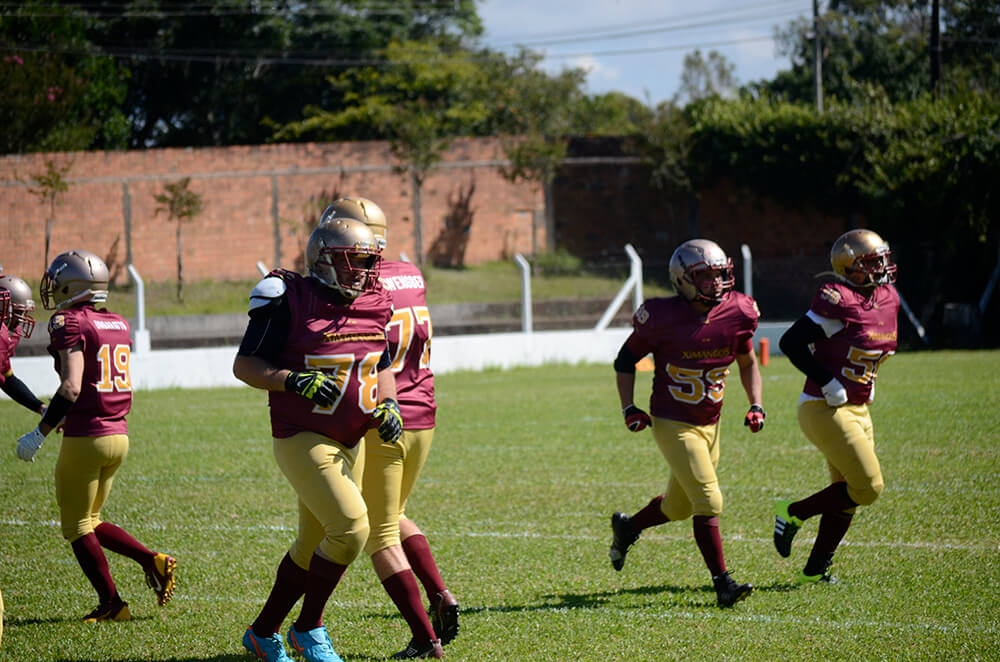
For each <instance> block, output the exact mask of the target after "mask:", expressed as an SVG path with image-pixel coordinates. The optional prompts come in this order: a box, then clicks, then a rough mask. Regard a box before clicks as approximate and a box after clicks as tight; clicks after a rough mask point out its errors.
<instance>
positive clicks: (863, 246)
mask: <svg viewBox="0 0 1000 662" xmlns="http://www.w3.org/2000/svg"><path fill="white" fill-rule="evenodd" d="M830 266H832V267H833V271H834V273H836V274H837V275H838V276H840V277H841V278H843V279H844V280H846V281H848V282H850V283H852V284H854V285H857V286H859V287H875V286H877V285H888V284H889V283H895V282H896V265H895V264H894V263H893V261H892V251H891V250H889V244H887V243H886V242H885V241H884V240H883V239H882V237H880V236H878V234H876V233H875V232H872V231H871V230H850V231H848V232H845V233H844V234H842V235H840V237H838V238H837V241H835V242H833V248H831V249H830Z"/></svg>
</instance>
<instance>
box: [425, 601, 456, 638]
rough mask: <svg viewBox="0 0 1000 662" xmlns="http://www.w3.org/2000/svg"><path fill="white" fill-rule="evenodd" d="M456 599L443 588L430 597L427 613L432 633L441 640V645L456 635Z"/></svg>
mask: <svg viewBox="0 0 1000 662" xmlns="http://www.w3.org/2000/svg"><path fill="white" fill-rule="evenodd" d="M458 611H459V610H458V600H456V599H455V596H453V595H452V594H451V591H449V590H448V589H445V590H443V591H441V592H440V593H438V594H437V595H435V596H434V597H433V598H432V599H431V607H430V609H428V610H427V613H428V614H429V615H430V617H431V625H433V626H434V634H435V636H437V638H438V639H440V640H441V645H442V646H444V645H447V644H449V643H451V642H452V641H453V640H454V639H455V637H457V636H458Z"/></svg>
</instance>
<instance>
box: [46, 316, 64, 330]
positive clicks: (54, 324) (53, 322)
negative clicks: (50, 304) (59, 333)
mask: <svg viewBox="0 0 1000 662" xmlns="http://www.w3.org/2000/svg"><path fill="white" fill-rule="evenodd" d="M64 326H66V316H65V315H53V316H52V319H50V320H49V331H56V330H58V329H61V328H63V327H64Z"/></svg>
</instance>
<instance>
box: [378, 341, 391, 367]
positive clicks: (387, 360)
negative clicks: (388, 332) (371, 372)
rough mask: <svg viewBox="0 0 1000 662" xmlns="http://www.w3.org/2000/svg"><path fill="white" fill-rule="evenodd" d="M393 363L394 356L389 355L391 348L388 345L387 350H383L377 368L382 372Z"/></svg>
mask: <svg viewBox="0 0 1000 662" xmlns="http://www.w3.org/2000/svg"><path fill="white" fill-rule="evenodd" d="M391 365H392V356H390V355H389V348H388V347H386V348H385V351H384V352H382V356H380V357H379V359H378V365H377V366H375V369H376V370H378V371H379V372H381V371H382V370H385V369H386V368H388V367H390V366H391Z"/></svg>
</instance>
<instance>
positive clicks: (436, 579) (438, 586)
mask: <svg viewBox="0 0 1000 662" xmlns="http://www.w3.org/2000/svg"><path fill="white" fill-rule="evenodd" d="M402 545H403V553H404V554H406V560H407V561H409V562H410V567H411V568H413V574H414V575H416V577H417V579H419V580H420V583H421V584H423V587H424V592H426V593H427V599H428V600H431V599H433V598H434V596H435V595H437V594H438V593H440V592H441V591H443V590H445V589H446V588H448V587H447V586H445V585H444V580H443V579H441V573H440V571H439V570H438V567H437V563H435V562H434V555H433V554H431V546H430V545H429V544H428V543H427V538H426V537H424V536H423V535H422V534H416V535H412V536H410V537H409V538H407V539H406V540H404V541H403V543H402Z"/></svg>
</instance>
